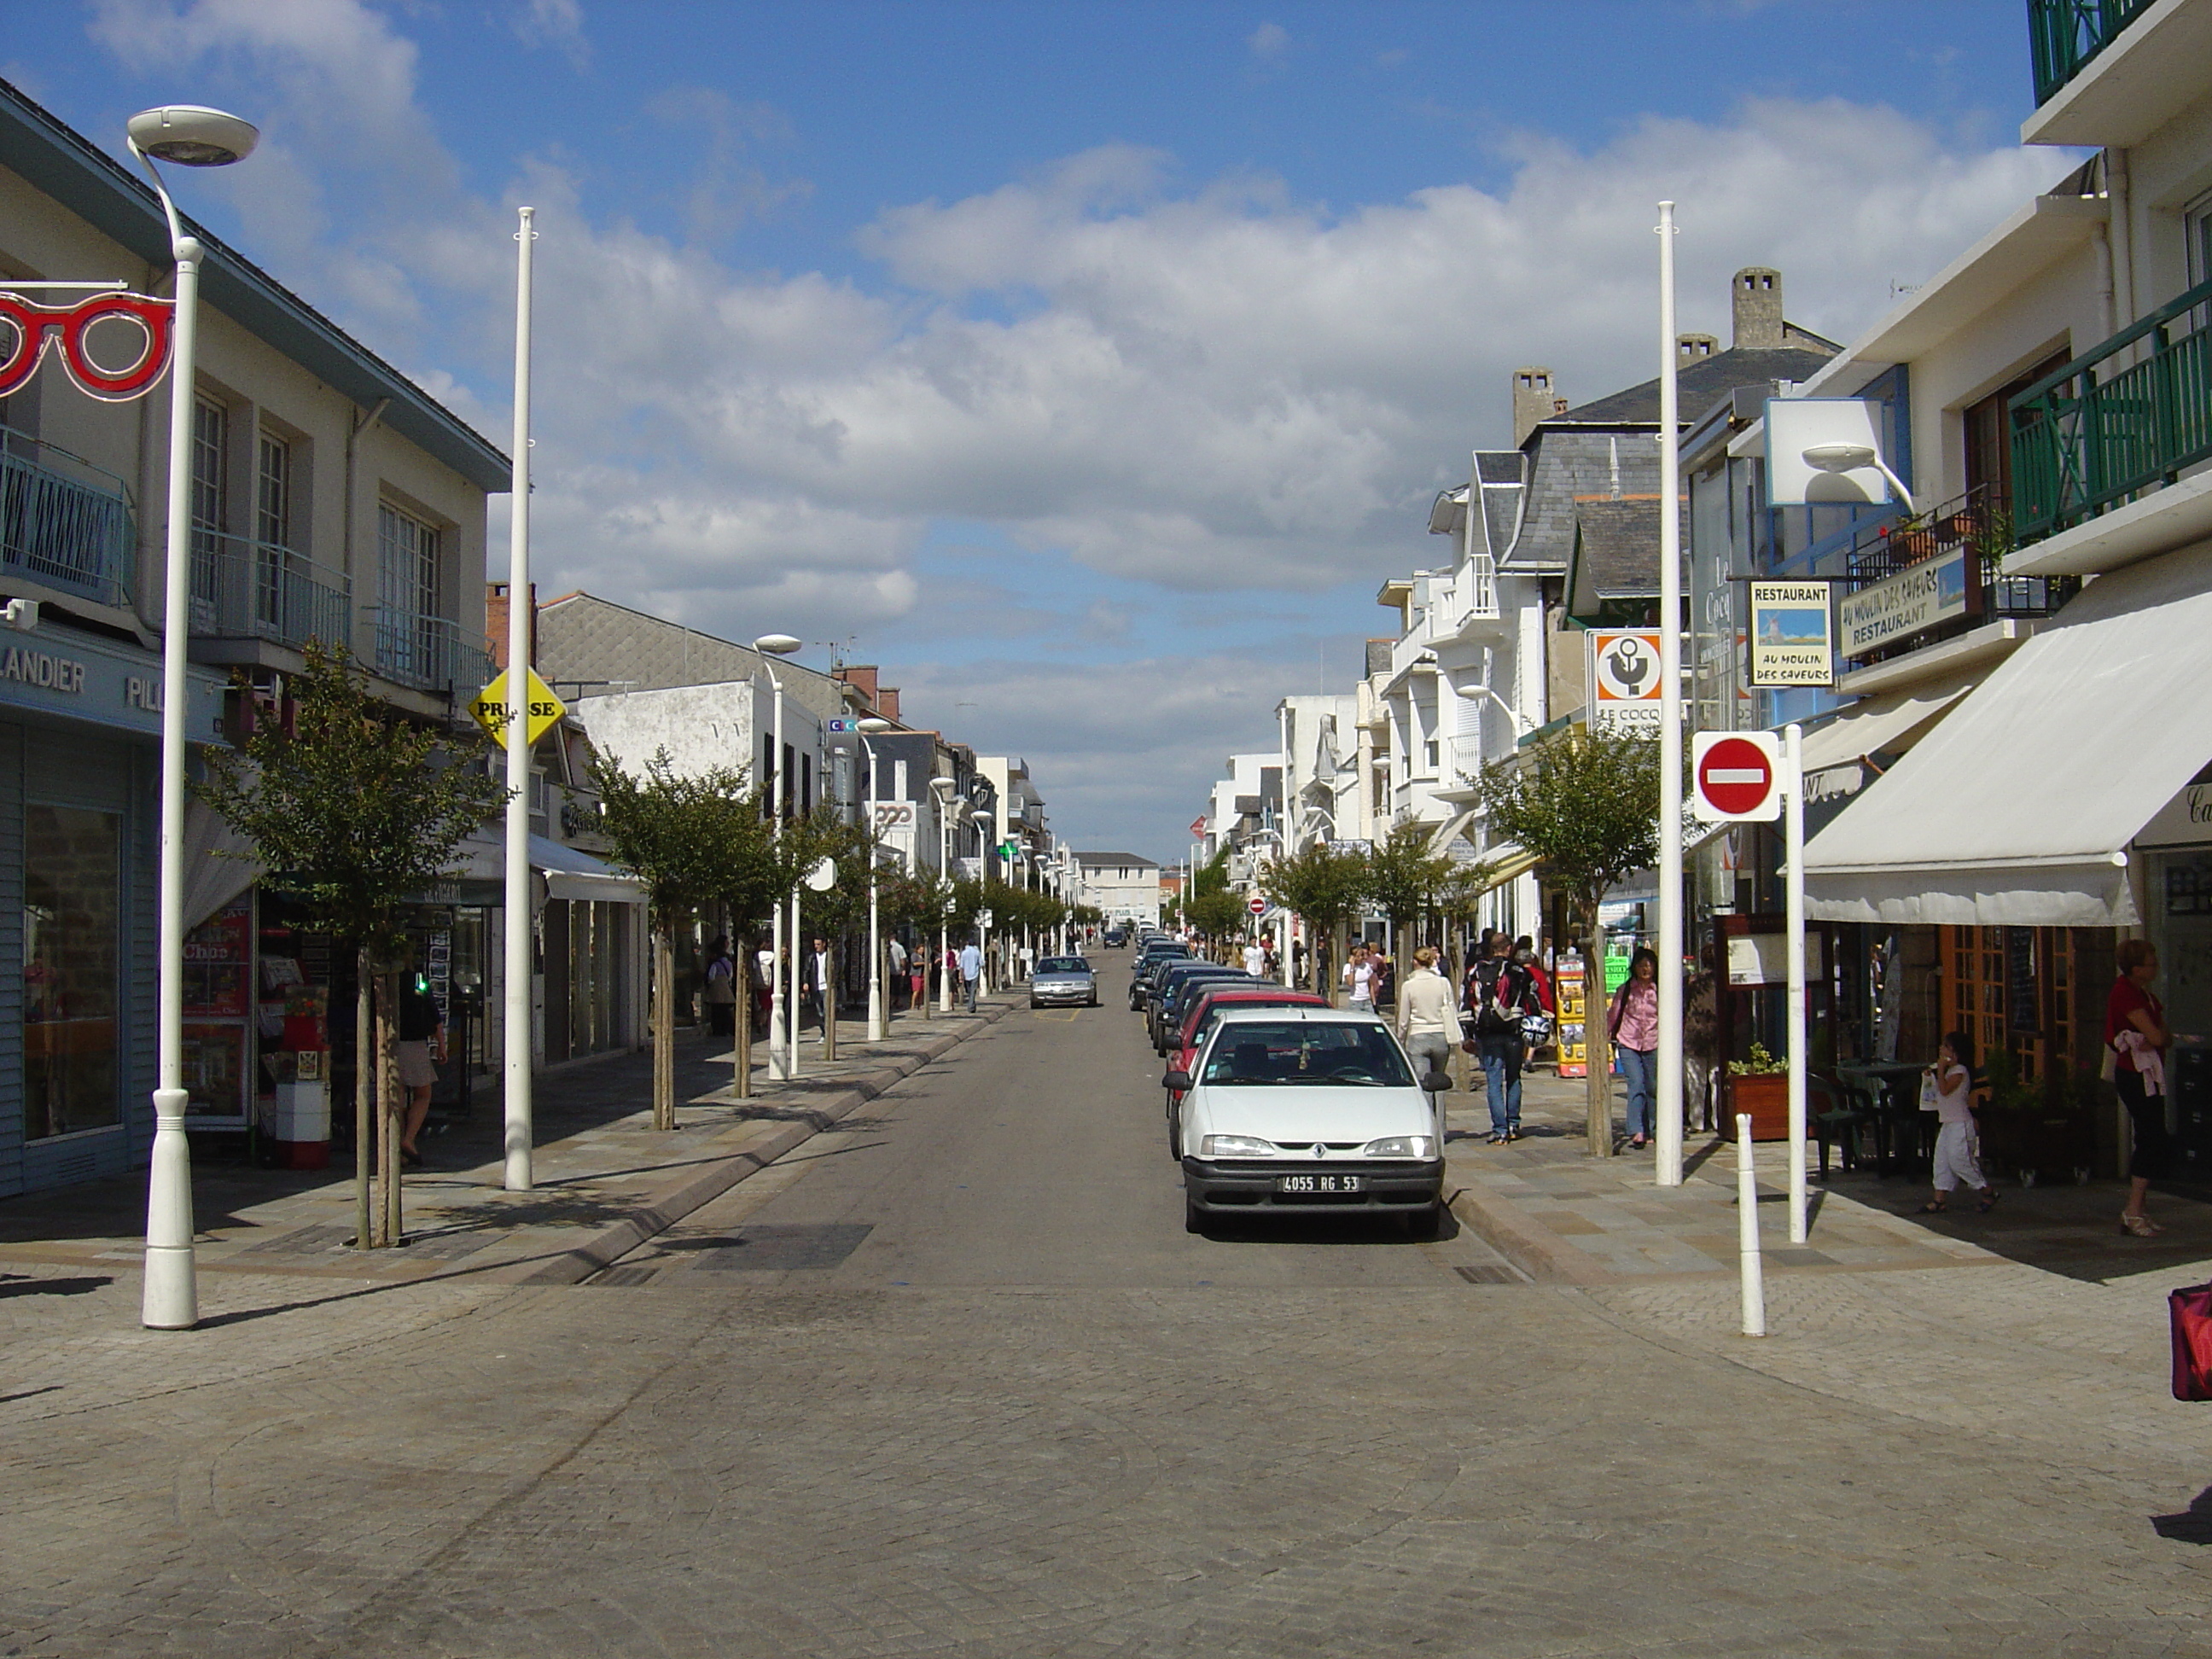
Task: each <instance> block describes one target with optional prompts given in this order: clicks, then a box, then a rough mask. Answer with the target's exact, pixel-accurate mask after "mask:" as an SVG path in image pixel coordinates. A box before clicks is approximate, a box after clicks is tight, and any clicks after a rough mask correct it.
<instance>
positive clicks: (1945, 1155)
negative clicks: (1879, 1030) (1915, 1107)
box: [1920, 1031, 1997, 1215]
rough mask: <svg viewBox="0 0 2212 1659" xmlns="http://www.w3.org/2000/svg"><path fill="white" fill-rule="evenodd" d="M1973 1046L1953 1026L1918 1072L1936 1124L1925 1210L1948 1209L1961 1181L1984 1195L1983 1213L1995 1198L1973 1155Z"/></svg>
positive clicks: (1923, 1104)
mask: <svg viewBox="0 0 2212 1659" xmlns="http://www.w3.org/2000/svg"><path fill="white" fill-rule="evenodd" d="M1973 1051H1974V1050H1973V1045H1972V1043H1971V1042H1968V1041H1967V1039H1966V1034H1965V1033H1964V1032H1960V1031H1953V1032H1951V1033H1950V1034H1949V1035H1948V1036H1945V1037H1944V1039H1943V1043H1942V1048H1939V1049H1938V1050H1937V1051H1936V1063H1935V1064H1934V1065H1933V1066H1929V1068H1928V1069H1927V1070H1926V1071H1924V1072H1923V1073H1921V1074H1920V1103H1921V1109H1922V1110H1923V1111H1933V1112H1934V1113H1935V1114H1936V1125H1937V1127H1936V1159H1935V1163H1936V1175H1935V1181H1936V1196H1935V1197H1933V1198H1931V1199H1930V1200H1928V1202H1927V1203H1925V1204H1923V1205H1922V1206H1920V1213H1921V1214H1923V1215H1941V1214H1942V1213H1943V1212H1944V1211H1946V1210H1948V1209H1949V1208H1950V1207H1951V1194H1953V1193H1954V1192H1955V1191H1957V1190H1958V1186H1959V1183H1960V1182H1961V1181H1963V1182H1966V1185H1968V1186H1969V1187H1972V1188H1974V1189H1975V1190H1976V1191H1977V1192H1978V1193H1980V1194H1981V1195H1982V1196H1981V1201H1980V1202H1979V1203H1978V1204H1976V1205H1975V1206H1974V1208H1975V1209H1977V1210H1978V1211H1980V1212H1983V1213H1984V1214H1987V1213H1988V1212H1989V1210H1990V1206H1993V1205H1995V1204H1996V1201H1997V1189H1996V1188H1995V1187H1994V1186H1992V1185H1990V1182H1988V1181H1987V1180H1986V1179H1984V1176H1983V1175H1982V1166H1981V1164H1979V1163H1978V1162H1977V1161H1976V1159H1975V1157H1974V1102H1973V1094H1974V1066H1973V1062H1972V1060H1969V1059H1968V1058H1967V1056H1968V1055H1970V1054H1972V1053H1973Z"/></svg>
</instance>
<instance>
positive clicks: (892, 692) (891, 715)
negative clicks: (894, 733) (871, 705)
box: [876, 685, 899, 723]
mask: <svg viewBox="0 0 2212 1659" xmlns="http://www.w3.org/2000/svg"><path fill="white" fill-rule="evenodd" d="M876 712H877V713H878V714H881V715H882V716H883V717H884V719H885V720H890V721H893V722H894V723H896V720H898V717H899V694H898V687H896V685H886V686H884V688H883V689H882V690H879V691H878V692H877V693H876Z"/></svg>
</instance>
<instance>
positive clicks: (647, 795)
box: [592, 749, 768, 1129]
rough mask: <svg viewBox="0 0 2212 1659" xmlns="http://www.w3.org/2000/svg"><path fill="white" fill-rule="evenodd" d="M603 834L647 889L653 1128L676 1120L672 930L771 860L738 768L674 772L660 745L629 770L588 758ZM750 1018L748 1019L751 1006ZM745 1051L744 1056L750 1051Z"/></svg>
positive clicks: (685, 924)
mask: <svg viewBox="0 0 2212 1659" xmlns="http://www.w3.org/2000/svg"><path fill="white" fill-rule="evenodd" d="M592 786H593V787H595V788H596V789H598V791H599V811H600V814H601V825H600V829H601V833H602V834H604V835H605V836H606V839H607V846H608V848H609V850H610V851H611V853H612V854H613V856H614V859H615V861H616V862H617V863H618V864H620V865H622V866H623V867H624V868H625V869H627V870H628V871H629V872H630V874H631V875H633V876H634V877H635V878H637V881H638V883H639V884H640V885H641V886H642V887H643V888H644V889H645V902H646V924H647V927H649V928H650V929H651V930H652V933H653V1006H652V1011H651V1023H652V1028H653V1127H654V1128H656V1129H673V1128H674V1127H676V986H675V978H676V964H675V951H674V948H673V945H674V939H675V934H676V930H677V929H678V927H688V926H690V921H691V919H692V916H693V915H694V914H695V913H696V910H697V909H698V908H699V907H700V906H701V905H702V904H706V903H709V902H714V901H715V900H717V899H720V898H723V897H725V896H727V895H729V894H730V893H731V892H732V890H736V889H738V888H741V887H742V886H743V884H744V879H743V878H744V876H746V875H748V874H751V875H755V876H757V875H759V874H760V873H761V868H762V866H764V865H765V864H766V862H767V860H768V853H767V845H766V843H767V835H766V826H765V825H763V823H761V818H760V811H759V806H758V804H757V802H756V801H755V799H753V797H752V795H751V794H750V793H749V792H748V791H747V790H746V787H745V778H744V772H743V771H742V770H738V769H732V768H729V767H715V768H713V769H710V770H708V771H706V772H703V773H701V774H700V775H697V776H695V777H682V776H678V774H677V771H676V769H675V765H674V763H672V762H671V760H670V759H669V757H668V751H667V750H665V749H663V750H659V751H658V752H656V753H655V754H654V756H653V758H652V759H651V760H649V761H647V763H645V771H644V773H643V774H642V775H635V776H634V775H631V774H630V773H629V772H626V771H624V770H623V769H622V768H621V767H620V766H618V765H617V764H616V763H614V762H613V761H612V760H611V759H608V758H606V757H600V758H599V759H598V760H596V761H594V762H593V763H592ZM746 1018H747V1020H748V1022H750V1010H748V1011H747V1014H746ZM748 1058H750V1056H748Z"/></svg>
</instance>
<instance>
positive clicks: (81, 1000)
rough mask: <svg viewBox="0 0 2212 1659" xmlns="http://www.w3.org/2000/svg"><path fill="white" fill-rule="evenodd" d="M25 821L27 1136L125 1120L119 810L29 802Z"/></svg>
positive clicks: (39, 1136) (32, 1137)
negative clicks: (121, 1059) (120, 1069)
mask: <svg viewBox="0 0 2212 1659" xmlns="http://www.w3.org/2000/svg"><path fill="white" fill-rule="evenodd" d="M23 817H24V823H23V829H24V836H23V1139H26V1140H44V1139H49V1138H51V1137H52V1136H54V1135H64V1134H70V1133H76V1131H78V1130H81V1129H102V1128H107V1127H111V1126H112V1125H114V1124H116V1123H118V1122H120V1121H122V1114H121V1107H122V1095H121V1088H120V1083H121V1079H120V1078H119V1076H118V1056H119V1054H120V1052H121V1048H122V1042H121V1038H122V1027H121V1023H120V1019H119V1013H120V1006H121V977H122V967H123V939H122V931H123V930H122V922H123V907H122V869H123V860H122V854H123V819H122V817H121V816H120V815H119V814H118V813H114V812H100V811H92V810H90V809H89V808H86V807H80V806H41V805H33V806H30V807H28V808H27V809H26V810H25V811H24V815H23Z"/></svg>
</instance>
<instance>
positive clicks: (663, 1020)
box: [653, 924, 676, 1129]
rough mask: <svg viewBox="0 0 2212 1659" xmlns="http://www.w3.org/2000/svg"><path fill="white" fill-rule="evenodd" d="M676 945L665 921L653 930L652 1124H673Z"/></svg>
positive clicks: (661, 1126)
mask: <svg viewBox="0 0 2212 1659" xmlns="http://www.w3.org/2000/svg"><path fill="white" fill-rule="evenodd" d="M675 978H676V946H675V942H674V940H673V939H671V937H670V934H669V930H668V927H666V925H665V924H659V925H656V926H655V927H654V928H653V1127H654V1128H656V1129H672V1128H674V1127H676V987H675V984H674V981H675Z"/></svg>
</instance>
